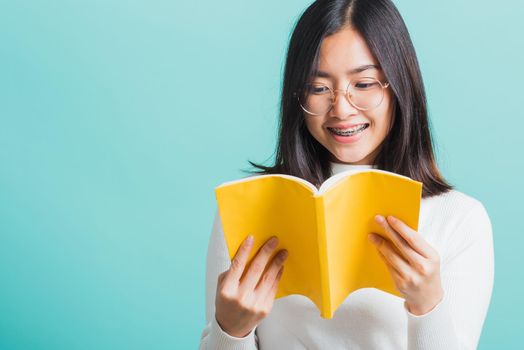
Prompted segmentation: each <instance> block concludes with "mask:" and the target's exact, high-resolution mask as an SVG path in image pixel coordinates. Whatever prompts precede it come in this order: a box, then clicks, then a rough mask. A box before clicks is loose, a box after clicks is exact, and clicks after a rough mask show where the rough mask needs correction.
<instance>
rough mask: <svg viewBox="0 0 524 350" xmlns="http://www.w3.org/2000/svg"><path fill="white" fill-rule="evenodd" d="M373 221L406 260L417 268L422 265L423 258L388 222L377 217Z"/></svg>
mask: <svg viewBox="0 0 524 350" xmlns="http://www.w3.org/2000/svg"><path fill="white" fill-rule="evenodd" d="M375 219H376V221H377V222H378V223H379V224H380V225H381V226H382V227H383V228H384V231H386V234H387V235H388V237H389V238H390V239H391V241H392V242H393V243H394V244H395V246H396V247H397V249H398V250H399V251H400V253H401V254H402V255H403V256H404V258H405V259H406V260H408V261H410V262H411V263H412V264H414V265H417V266H418V265H420V264H422V263H423V259H424V258H425V257H424V256H421V255H420V254H419V253H418V251H415V250H413V247H411V245H409V244H408V242H407V241H406V240H405V239H404V238H403V236H402V235H401V234H400V233H398V232H397V231H396V230H395V229H394V228H393V227H391V226H390V225H389V223H388V221H387V220H386V219H385V218H384V217H383V216H381V215H377V216H376V217H375Z"/></svg>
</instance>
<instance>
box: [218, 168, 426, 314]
mask: <svg viewBox="0 0 524 350" xmlns="http://www.w3.org/2000/svg"><path fill="white" fill-rule="evenodd" d="M215 195H216V198H217V202H218V211H219V214H220V218H221V220H222V227H223V229H224V235H225V239H226V243H227V247H228V250H229V255H230V258H231V259H232V258H233V257H234V256H235V254H236V252H237V250H238V248H239V247H240V244H241V243H242V241H243V240H244V239H245V238H246V237H247V236H248V235H249V234H252V235H253V236H254V238H255V239H254V245H253V248H252V250H251V254H250V257H249V260H250V261H251V259H252V258H253V257H254V255H255V254H256V252H257V251H258V250H259V248H260V247H261V246H262V245H263V244H264V242H265V241H266V240H268V239H269V238H270V237H271V236H273V235H274V236H277V237H278V238H279V245H278V248H277V249H276V251H278V250H279V249H284V248H285V249H287V250H288V252H289V255H288V258H287V260H286V262H285V267H284V273H283V274H282V278H281V280H280V283H279V288H278V292H277V294H276V297H275V298H281V297H284V296H286V295H290V294H301V295H304V296H306V297H308V298H309V299H310V300H311V301H313V303H315V305H316V306H317V308H318V309H319V310H320V315H321V317H323V318H332V317H333V314H334V312H335V310H336V309H337V308H338V307H339V306H340V305H341V304H342V303H343V301H344V300H345V299H346V297H347V296H348V295H349V294H350V293H351V292H353V291H355V290H357V289H360V288H366V287H373V288H378V289H381V290H383V291H385V292H388V293H391V294H394V295H397V296H401V295H400V293H399V292H398V291H397V290H396V288H395V286H394V283H393V279H392V277H391V276H390V274H389V271H388V270H387V267H386V265H385V264H384V262H383V261H382V260H381V258H380V256H379V255H378V253H377V251H376V248H375V247H374V246H373V244H372V243H371V242H369V241H368V233H370V232H376V233H379V234H381V235H382V236H385V235H386V234H385V232H384V230H383V229H382V227H381V226H380V225H378V224H377V223H375V220H374V217H375V215H376V214H381V215H384V216H387V215H393V216H395V217H398V218H399V219H400V220H402V221H404V222H405V223H406V224H407V225H408V226H410V227H411V228H413V229H414V230H418V219H419V210H420V200H421V195H422V183H421V182H418V181H415V180H412V179H410V178H408V177H405V176H402V175H398V174H395V173H392V172H388V171H384V170H378V169H356V170H347V171H344V172H341V173H338V174H336V175H334V176H332V177H330V178H329V179H327V180H326V181H325V182H324V183H323V184H322V185H321V186H320V188H319V189H318V190H317V188H316V187H315V186H314V185H312V184H311V183H309V182H307V181H305V180H303V179H301V178H298V177H294V176H289V175H280V174H276V175H258V176H251V177H246V178H243V179H240V180H236V181H231V182H226V183H224V184H222V185H220V186H218V187H216V188H215Z"/></svg>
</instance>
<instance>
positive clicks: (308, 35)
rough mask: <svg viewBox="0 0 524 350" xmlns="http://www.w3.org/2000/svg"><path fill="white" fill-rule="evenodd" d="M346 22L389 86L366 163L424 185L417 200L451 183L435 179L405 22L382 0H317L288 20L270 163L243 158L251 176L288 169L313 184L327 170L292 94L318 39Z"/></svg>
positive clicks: (313, 58)
mask: <svg viewBox="0 0 524 350" xmlns="http://www.w3.org/2000/svg"><path fill="white" fill-rule="evenodd" d="M348 26H350V27H351V28H352V29H354V30H356V31H357V32H358V33H359V34H360V35H361V36H362V37H363V38H364V40H365V41H366V43H367V45H368V46H369V48H370V50H371V52H372V53H373V54H374V56H375V57H376V59H377V60H378V62H379V64H380V67H381V68H382V70H383V72H384V74H385V76H386V80H387V81H388V82H389V83H390V84H391V89H392V91H393V95H394V98H393V105H394V112H393V116H392V127H391V129H390V131H389V133H388V135H387V136H386V138H385V139H384V141H383V142H382V144H381V145H380V146H379V147H380V149H379V153H378V154H377V157H376V158H375V160H374V165H375V166H376V167H377V168H379V169H383V170H387V171H391V172H395V173H397V174H401V175H405V176H408V177H410V178H412V179H414V180H417V181H420V182H422V183H423V184H424V186H423V192H422V197H431V196H434V195H438V194H441V193H444V192H447V191H449V190H450V189H452V188H453V187H452V186H451V185H450V184H449V183H447V182H446V181H445V180H444V179H443V177H442V176H441V174H440V172H439V170H438V168H437V165H436V161H435V157H434V152H433V144H432V139H431V133H430V127H429V121H428V113H427V107H426V94H425V91H424V83H423V81H422V76H421V73H420V68H419V65H418V61H417V56H416V53H415V49H414V48H413V44H412V42H411V38H410V36H409V33H408V30H407V28H406V25H405V23H404V21H403V19H402V17H401V16H400V14H399V12H398V10H397V8H396V7H395V5H394V4H393V3H392V2H391V1H390V0H318V1H315V2H314V3H312V4H311V5H310V6H309V7H308V8H307V9H306V10H305V11H304V13H303V14H302V15H301V17H300V18H299V20H298V21H297V23H296V25H295V29H294V30H293V34H292V36H291V40H290V43H289V47H288V51H287V58H286V65H285V71H284V79H283V87H282V96H281V105H280V121H279V136H278V137H279V139H278V146H277V149H276V158H275V164H274V165H273V166H264V165H261V164H256V163H254V162H251V161H249V163H250V164H251V165H252V166H254V167H255V168H257V169H256V170H254V171H250V172H251V173H256V174H275V173H280V174H288V175H294V176H298V177H301V178H303V179H305V180H307V181H309V182H311V183H313V184H315V185H317V186H319V185H320V184H322V183H323V182H324V181H325V180H326V179H327V178H328V177H329V176H330V175H331V167H330V154H329V151H328V150H327V149H326V148H325V147H324V146H322V145H321V144H320V143H319V142H318V141H317V140H315V138H314V137H313V136H312V135H311V134H310V133H309V131H308V130H307V128H306V124H305V121H304V116H303V110H302V109H301V107H300V105H299V103H298V100H297V98H296V96H295V93H296V92H297V91H300V90H301V89H302V88H303V86H304V85H305V84H306V82H307V81H308V80H309V78H310V76H311V75H312V74H313V72H314V71H315V70H316V68H317V66H318V59H319V52H320V46H321V44H322V41H323V39H324V38H325V37H327V36H329V35H332V34H334V33H336V32H338V31H340V30H341V29H343V28H345V27H348Z"/></svg>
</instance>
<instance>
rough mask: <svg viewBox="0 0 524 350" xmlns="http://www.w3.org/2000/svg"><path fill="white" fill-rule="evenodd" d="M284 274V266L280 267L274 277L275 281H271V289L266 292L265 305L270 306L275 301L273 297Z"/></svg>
mask: <svg viewBox="0 0 524 350" xmlns="http://www.w3.org/2000/svg"><path fill="white" fill-rule="evenodd" d="M283 274H284V265H282V266H281V267H280V269H279V270H278V273H277V275H276V276H275V280H274V281H273V285H272V286H271V289H270V290H269V291H268V293H267V295H266V301H265V302H266V303H267V304H269V305H272V304H273V302H274V301H275V295H276V294H277V291H278V285H279V283H280V280H281V279H282V275H283Z"/></svg>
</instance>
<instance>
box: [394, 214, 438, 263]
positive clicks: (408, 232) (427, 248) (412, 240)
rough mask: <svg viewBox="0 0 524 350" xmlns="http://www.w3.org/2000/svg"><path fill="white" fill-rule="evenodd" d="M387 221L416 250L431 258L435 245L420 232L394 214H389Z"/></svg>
mask: <svg viewBox="0 0 524 350" xmlns="http://www.w3.org/2000/svg"><path fill="white" fill-rule="evenodd" d="M387 221H388V222H389V224H390V225H391V227H392V228H393V229H395V230H396V231H397V232H398V233H399V234H400V235H401V236H402V238H403V239H404V240H405V241H406V242H407V243H408V244H409V245H410V246H411V247H413V249H415V251H417V252H418V253H419V254H420V255H422V256H423V257H425V258H430V256H431V255H432V253H433V247H431V245H429V243H428V242H426V240H425V239H424V238H423V237H422V236H421V235H420V234H417V232H416V231H415V230H413V229H412V228H411V227H409V226H408V225H406V224H405V223H404V222H403V221H402V220H400V219H398V218H396V217H394V216H391V215H390V216H388V218H387Z"/></svg>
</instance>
